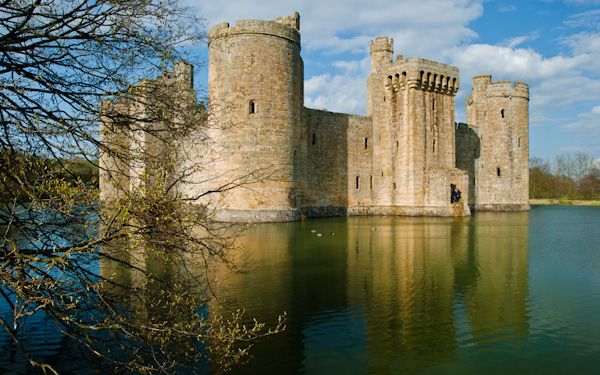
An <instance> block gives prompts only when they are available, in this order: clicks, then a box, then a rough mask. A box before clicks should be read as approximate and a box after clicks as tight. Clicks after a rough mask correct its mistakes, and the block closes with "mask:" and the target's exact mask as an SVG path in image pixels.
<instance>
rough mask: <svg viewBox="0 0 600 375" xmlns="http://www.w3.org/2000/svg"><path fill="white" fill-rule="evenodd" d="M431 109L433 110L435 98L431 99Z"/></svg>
mask: <svg viewBox="0 0 600 375" xmlns="http://www.w3.org/2000/svg"><path fill="white" fill-rule="evenodd" d="M431 109H433V110H435V99H433V102H432V103H431Z"/></svg>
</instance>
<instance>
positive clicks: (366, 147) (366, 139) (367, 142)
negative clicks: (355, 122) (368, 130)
mask: <svg viewBox="0 0 600 375" xmlns="http://www.w3.org/2000/svg"><path fill="white" fill-rule="evenodd" d="M368 148H369V138H365V150H366V149H368Z"/></svg>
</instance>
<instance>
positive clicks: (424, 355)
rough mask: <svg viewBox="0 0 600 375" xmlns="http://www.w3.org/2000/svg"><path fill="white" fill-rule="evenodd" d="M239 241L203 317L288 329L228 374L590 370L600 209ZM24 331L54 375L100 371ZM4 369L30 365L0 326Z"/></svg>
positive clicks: (267, 230) (597, 346)
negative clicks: (240, 313)
mask: <svg viewBox="0 0 600 375" xmlns="http://www.w3.org/2000/svg"><path fill="white" fill-rule="evenodd" d="M319 234H320V236H319ZM240 243H241V244H242V245H243V249H240V250H239V251H237V253H236V254H235V259H236V263H237V265H238V266H239V267H241V268H242V269H243V270H244V271H245V272H244V273H234V272H232V271H230V270H227V269H225V268H222V269H218V270H217V271H216V272H215V273H214V274H212V275H211V277H212V278H214V282H213V284H212V285H211V287H212V288H213V290H214V291H215V292H216V293H217V296H218V300H219V301H220V303H217V301H212V302H211V303H210V304H209V305H208V306H207V307H206V312H207V313H208V314H213V313H215V312H219V313H225V314H227V312H228V311H230V310H232V309H236V308H245V309H246V312H247V313H248V315H249V316H254V317H256V318H257V319H258V320H259V321H265V322H274V321H276V318H277V316H278V315H279V314H281V313H282V312H284V311H285V312H286V313H287V329H286V330H285V332H284V333H282V334H279V335H276V336H271V337H268V338H266V339H263V340H261V341H259V342H258V343H257V344H256V345H255V346H254V347H253V348H252V354H253V358H252V360H251V361H250V362H249V363H248V364H247V365H245V366H244V367H243V368H241V369H239V370H236V371H235V372H236V373H241V374H530V373H535V374H537V373H542V374H565V373H570V374H599V373H600V207H534V208H533V209H532V210H531V211H530V212H525V213H506V214H501V213H489V214H477V215H475V216H473V217H471V218H459V219H448V218H409V217H352V218H328V219H318V220H308V221H305V222H298V223H286V224H260V225H255V226H252V227H251V228H250V229H249V230H248V231H247V233H246V235H245V237H243V238H242V239H241V240H240ZM146 266H147V267H149V268H153V269H154V271H157V272H159V273H161V272H162V273H165V274H170V273H173V274H176V272H174V269H171V268H169V267H167V266H165V265H164V263H161V262H149V261H147V264H146ZM99 267H100V268H101V269H103V270H104V271H103V272H105V273H106V274H113V273H114V271H115V269H113V268H111V267H109V265H106V264H105V265H102V264H101V265H99ZM127 280H129V281H130V282H131V280H130V278H127V277H125V276H124V278H123V281H124V282H126V281H127ZM150 284H151V283H150ZM150 284H149V286H150V287H151V286H152V285H150ZM158 295H159V294H158ZM3 309H5V307H3V306H2V304H1V303H0V313H1V312H2V311H4V310H3ZM149 313H152V314H160V312H159V311H149ZM28 322H29V325H28V326H27V328H26V329H25V331H24V332H23V340H24V342H25V344H26V345H27V346H28V347H29V348H30V349H31V350H32V354H34V355H35V356H36V357H39V358H41V359H43V360H46V361H48V362H49V363H51V364H53V365H54V366H55V367H56V368H57V369H59V370H60V371H61V372H62V373H65V374H79V373H92V372H95V371H98V370H99V369H101V368H102V367H98V366H96V365H95V363H96V362H97V361H96V360H94V359H90V358H91V357H90V356H89V355H88V356H82V355H81V353H80V352H79V351H78V350H76V348H75V346H74V344H73V342H72V341H71V340H68V338H67V337H65V336H64V335H62V334H61V333H60V332H58V331H57V328H56V327H55V326H54V325H53V324H52V323H51V322H50V321H48V320H46V319H45V318H44V316H43V315H40V314H37V315H34V316H33V317H31V318H30V320H29V321H28ZM184 366H186V367H185V368H184V369H183V370H182V371H181V373H190V372H192V371H193V370H195V371H196V372H197V373H206V372H210V371H211V369H210V366H209V365H207V364H206V363H198V364H195V367H194V368H189V367H187V366H188V365H187V364H185V365H184ZM100 371H106V372H108V373H112V371H110V369H105V370H100ZM4 372H6V373H19V374H24V373H30V372H32V370H31V368H29V367H28V365H27V363H26V360H25V358H24V357H23V355H22V354H20V353H19V351H18V350H17V349H16V348H15V346H14V344H12V342H11V341H10V340H9V339H8V337H7V336H6V335H3V334H2V331H0V373H4Z"/></svg>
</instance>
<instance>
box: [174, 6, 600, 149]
mask: <svg viewBox="0 0 600 375" xmlns="http://www.w3.org/2000/svg"><path fill="white" fill-rule="evenodd" d="M184 3H185V4H186V5H188V6H189V7H190V8H191V9H192V11H194V12H195V13H197V14H198V15H199V16H201V17H203V18H204V19H205V20H206V25H207V28H210V27H212V26H213V25H215V24H218V23H221V22H229V23H231V24H233V23H235V20H238V19H273V18H275V17H277V16H281V15H292V14H293V13H294V11H298V12H299V13H300V24H301V25H300V32H301V38H302V42H301V43H302V52H301V54H302V58H303V60H304V95H305V97H304V105H305V106H306V107H310V108H317V109H327V110H329V111H334V112H343V113H351V114H361V115H364V114H365V112H366V81H367V77H368V75H369V73H370V58H369V41H370V40H372V39H374V38H375V37H376V36H389V37H392V38H394V52H395V55H397V54H401V55H403V56H404V57H423V58H426V59H430V60H435V61H439V62H442V63H446V64H451V65H454V66H456V67H458V68H459V69H460V82H461V87H460V90H459V92H458V94H457V96H456V119H455V120H456V121H457V122H466V115H465V99H466V97H467V96H469V95H470V92H471V80H472V77H473V76H474V75H476V74H482V73H489V74H492V79H493V80H511V81H515V80H518V81H524V82H526V83H528V84H529V89H530V103H529V105H530V106H529V111H530V113H529V116H530V117H529V126H530V133H529V150H530V157H541V158H547V159H551V158H553V157H554V156H555V155H557V154H567V153H568V154H573V153H575V152H580V151H582V152H586V153H589V154H591V155H593V156H594V157H595V158H600V0H535V1H533V0H531V1H530V0H520V1H486V0H369V1H358V0H252V1H243V0H227V1H198V0H184ZM199 48H200V50H199V55H200V56H206V46H202V47H199ZM206 75H207V73H206V67H204V68H202V67H200V68H198V69H197V79H196V81H197V83H196V84H197V86H200V87H203V88H204V91H205V88H206V82H207V78H206Z"/></svg>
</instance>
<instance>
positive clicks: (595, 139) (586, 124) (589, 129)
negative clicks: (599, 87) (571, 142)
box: [564, 105, 600, 155]
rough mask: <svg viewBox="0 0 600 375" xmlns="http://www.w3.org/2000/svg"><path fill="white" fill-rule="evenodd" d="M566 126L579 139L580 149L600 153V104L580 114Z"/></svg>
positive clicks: (595, 153)
mask: <svg viewBox="0 0 600 375" xmlns="http://www.w3.org/2000/svg"><path fill="white" fill-rule="evenodd" d="M564 128H565V129H566V130H568V131H569V132H570V133H571V135H572V136H573V137H576V138H578V139H579V142H578V143H579V145H580V146H579V149H580V151H586V152H590V153H592V154H594V155H599V154H600V105H598V106H595V107H594V108H592V109H591V110H590V111H589V112H584V113H581V114H579V115H578V116H577V120H575V121H574V122H571V123H568V124H566V125H565V126H564Z"/></svg>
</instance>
